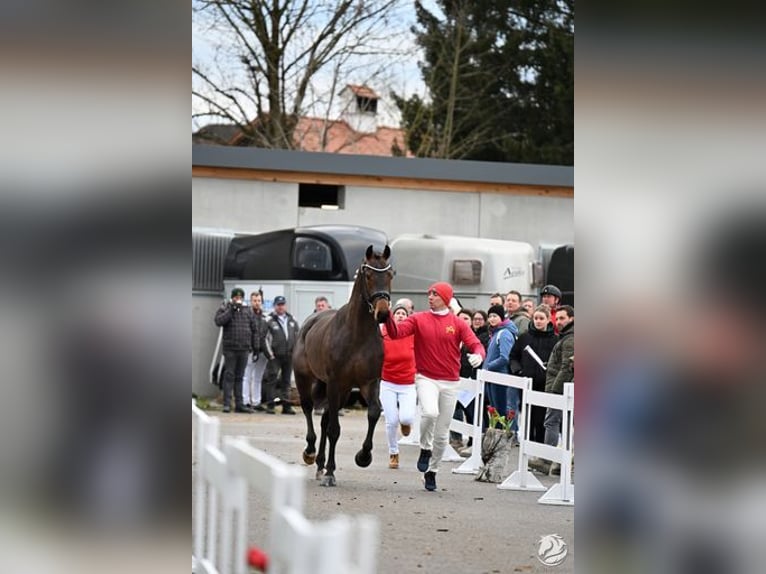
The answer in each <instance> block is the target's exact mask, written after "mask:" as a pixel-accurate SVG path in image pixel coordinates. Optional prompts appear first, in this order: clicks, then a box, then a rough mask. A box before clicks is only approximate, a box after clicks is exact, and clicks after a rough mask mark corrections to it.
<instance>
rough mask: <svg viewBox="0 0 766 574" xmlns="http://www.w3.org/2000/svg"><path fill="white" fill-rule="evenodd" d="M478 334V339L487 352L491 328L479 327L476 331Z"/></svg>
mask: <svg viewBox="0 0 766 574" xmlns="http://www.w3.org/2000/svg"><path fill="white" fill-rule="evenodd" d="M474 333H476V338H477V339H479V341H481V344H482V346H483V347H484V350H485V351H486V350H487V347H489V327H487V326H486V325H484V326H483V327H479V328H478V329H476V330H475V331H474Z"/></svg>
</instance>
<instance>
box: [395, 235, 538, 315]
mask: <svg viewBox="0 0 766 574" xmlns="http://www.w3.org/2000/svg"><path fill="white" fill-rule="evenodd" d="M391 253H392V261H393V266H394V269H395V270H396V277H395V278H394V283H393V286H392V290H393V295H392V299H394V300H395V299H396V298H399V297H408V298H410V299H412V301H413V303H414V304H415V308H416V309H419V310H422V309H426V308H428V304H427V301H428V298H427V295H426V291H427V289H428V286H429V285H431V284H432V283H433V282H435V281H449V282H450V283H451V284H452V286H453V288H454V291H455V298H456V299H458V301H459V302H460V304H461V305H462V306H464V307H474V308H479V309H484V308H486V307H487V304H488V301H489V297H490V295H492V293H501V294H505V293H507V292H508V291H511V290H516V291H519V292H520V293H521V294H522V296H531V297H537V293H538V291H539V287H541V286H542V280H543V269H542V264H541V263H540V262H539V261H537V260H536V258H535V250H534V248H533V247H532V245H530V244H529V243H524V242H521V241H505V240H500V239H484V238H477V237H462V236H456V235H422V234H420V235H419V234H406V235H400V236H398V237H397V238H396V239H394V240H393V242H392V243H391Z"/></svg>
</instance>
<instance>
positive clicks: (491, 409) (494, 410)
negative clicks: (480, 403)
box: [487, 406, 497, 416]
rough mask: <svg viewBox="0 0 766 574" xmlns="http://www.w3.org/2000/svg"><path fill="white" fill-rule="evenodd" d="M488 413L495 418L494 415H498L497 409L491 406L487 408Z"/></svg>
mask: <svg viewBox="0 0 766 574" xmlns="http://www.w3.org/2000/svg"><path fill="white" fill-rule="evenodd" d="M487 412H488V413H489V414H490V415H491V416H494V415H496V414H497V409H496V408H495V407H492V406H489V407H487Z"/></svg>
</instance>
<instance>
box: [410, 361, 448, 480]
mask: <svg viewBox="0 0 766 574" xmlns="http://www.w3.org/2000/svg"><path fill="white" fill-rule="evenodd" d="M415 386H416V387H417V390H418V401H419V402H420V409H421V415H420V448H422V449H425V450H430V451H432V452H431V462H430V463H429V465H428V470H429V471H431V472H438V470H439V461H440V460H441V459H442V456H443V455H444V449H445V448H446V447H447V441H448V440H449V425H450V422H451V421H452V414H453V413H454V412H455V403H456V402H457V391H458V382H457V381H438V380H436V379H429V378H428V377H424V376H423V375H421V374H417V375H415Z"/></svg>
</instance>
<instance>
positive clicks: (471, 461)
mask: <svg viewBox="0 0 766 574" xmlns="http://www.w3.org/2000/svg"><path fill="white" fill-rule="evenodd" d="M458 385H459V387H458V388H459V391H466V392H468V393H469V394H471V395H473V397H474V409H473V420H474V424H469V423H466V422H463V421H459V420H457V419H452V421H451V422H450V425H449V430H450V431H454V432H459V433H461V434H467V435H468V436H470V437H471V438H472V439H473V442H474V444H477V445H481V426H482V420H483V416H484V408H483V404H484V385H482V384H481V383H480V382H479V381H477V380H476V379H466V378H461V379H460V381H459V383H458ZM467 402H470V401H467ZM420 418H421V413H420V403H418V406H417V409H416V410H415V421H414V422H413V424H412V431H411V432H410V434H409V436H405V437H402V438H400V439H399V444H400V445H412V446H420ZM477 421H478V424H477ZM441 460H442V462H462V463H463V464H461V465H460V466H459V467H457V468H453V469H452V472H455V473H458V474H476V473H477V472H478V471H479V467H480V466H481V451H480V449H478V448H474V449H472V450H471V456H470V457H468V459H465V458H463V457H462V456H460V455H459V454H458V453H457V452H456V451H455V449H454V448H452V446H451V445H450V444H449V443H448V444H447V445H446V446H445V447H444V454H443V455H442V459H441Z"/></svg>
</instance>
